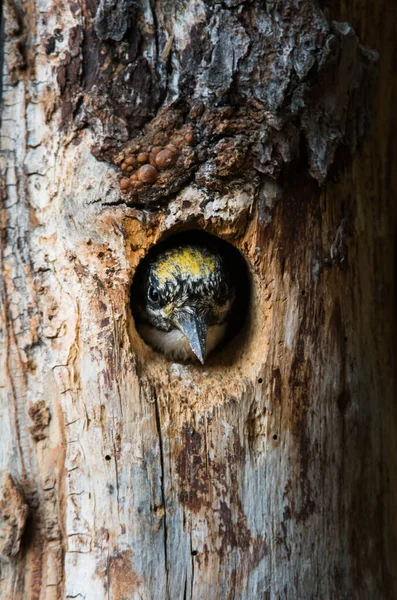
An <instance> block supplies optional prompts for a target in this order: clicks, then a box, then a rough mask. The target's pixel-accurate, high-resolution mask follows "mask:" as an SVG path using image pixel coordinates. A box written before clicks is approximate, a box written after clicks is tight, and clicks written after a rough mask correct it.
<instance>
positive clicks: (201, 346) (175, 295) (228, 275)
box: [130, 230, 251, 365]
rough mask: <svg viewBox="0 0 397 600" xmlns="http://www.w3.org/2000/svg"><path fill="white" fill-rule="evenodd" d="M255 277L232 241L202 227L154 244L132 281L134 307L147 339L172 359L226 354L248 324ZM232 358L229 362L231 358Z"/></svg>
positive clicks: (204, 360) (208, 359) (209, 359)
mask: <svg viewBox="0 0 397 600" xmlns="http://www.w3.org/2000/svg"><path fill="white" fill-rule="evenodd" d="M250 296H251V281H250V274H249V269H248V266H247V262H246V260H245V259H244V257H243V256H242V254H241V253H240V252H239V251H238V250H237V249H236V248H235V247H234V246H233V245H232V244H230V243H228V242H226V241H225V240H222V239H221V238H218V237H216V236H214V235H211V234H209V233H206V232H204V231H200V230H190V231H183V232H180V233H177V234H174V235H171V236H169V237H168V238H167V239H166V240H164V241H161V242H159V243H158V244H156V245H155V246H153V247H152V248H151V249H150V251H149V252H148V253H147V255H146V256H145V257H144V258H143V259H142V260H141V262H140V263H139V265H138V268H137V270H136V273H135V276H134V279H133V282H132V286H131V296H130V303H131V311H132V315H133V317H134V321H135V325H136V329H137V331H138V333H139V334H140V336H141V338H142V339H143V340H144V341H145V343H146V344H147V345H148V346H150V347H151V348H152V349H153V350H155V351H156V352H159V353H162V354H163V355H164V356H165V357H166V358H167V359H168V360H170V361H171V362H181V363H189V362H192V363H195V364H198V365H200V363H201V364H205V365H207V364H214V362H219V360H220V359H221V358H222V360H223V359H227V357H228V353H229V352H230V351H231V347H232V344H233V345H234V344H235V343H238V342H241V341H242V339H243V337H244V331H245V330H246V328H247V316H248V313H249V304H250ZM226 362H227V361H226Z"/></svg>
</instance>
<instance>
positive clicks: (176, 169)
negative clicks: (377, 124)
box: [80, 0, 376, 205]
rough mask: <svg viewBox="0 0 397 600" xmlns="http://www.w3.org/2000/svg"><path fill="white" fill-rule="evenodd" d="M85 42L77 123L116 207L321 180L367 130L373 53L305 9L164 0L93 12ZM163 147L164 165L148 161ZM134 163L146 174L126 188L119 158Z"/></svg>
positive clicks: (307, 0)
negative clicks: (112, 175) (278, 181)
mask: <svg viewBox="0 0 397 600" xmlns="http://www.w3.org/2000/svg"><path fill="white" fill-rule="evenodd" d="M110 6H112V7H113V9H114V10H110V9H109V7H110ZM172 6H174V5H172ZM132 11H133V13H134V17H133V18H132V16H131V15H132ZM175 11H176V13H177V14H175ZM94 31H95V32H96V33H95V34H91V37H92V42H93V43H92V44H91V46H90V49H88V48H86V49H85V51H83V55H84V58H83V60H84V62H85V63H87V68H86V69H85V70H84V69H83V73H84V78H85V82H84V94H82V95H81V99H82V106H81V109H80V116H81V119H80V120H81V124H82V125H84V124H85V123H88V124H89V125H90V126H91V128H92V130H93V132H94V146H93V153H94V154H95V156H97V157H98V158H100V159H105V160H108V161H110V162H113V163H114V164H116V165H118V166H121V167H122V171H123V179H122V181H121V185H120V188H121V191H122V192H123V196H124V201H126V202H127V203H128V202H131V203H133V204H143V205H144V204H148V203H153V202H155V203H157V202H159V201H162V202H164V201H165V200H166V199H167V198H168V197H170V196H171V195H173V194H175V193H176V192H178V191H179V190H180V189H182V187H183V186H184V185H185V184H186V183H187V182H194V181H195V182H196V183H197V184H198V185H200V186H201V187H203V188H208V189H210V190H217V191H221V192H222V191H229V190H230V189H231V188H233V187H235V186H237V187H239V186H240V187H241V184H242V183H243V182H244V180H247V181H253V180H254V181H256V182H257V185H260V182H261V179H262V178H263V176H267V177H272V178H278V177H280V175H282V174H283V171H284V169H285V167H286V166H288V165H291V164H295V166H296V167H298V165H299V168H302V166H306V169H307V170H308V171H309V173H310V175H311V176H312V177H313V178H315V179H316V180H317V181H318V182H320V183H321V182H323V181H324V180H325V178H326V176H327V173H328V171H329V169H330V167H331V165H332V164H333V162H334V160H335V152H336V150H337V148H338V147H339V146H341V145H345V146H347V147H349V148H350V150H351V151H352V152H353V151H354V150H355V149H356V146H357V142H358V140H359V139H360V138H361V137H362V136H363V135H366V133H367V132H368V129H369V121H370V118H369V116H370V99H371V95H372V93H371V86H372V82H373V73H374V68H373V67H374V64H375V62H376V55H375V53H373V52H370V51H369V50H367V49H365V48H363V47H362V46H361V45H360V43H359V40H358V38H357V36H356V35H355V33H354V32H353V30H352V29H351V27H350V26H349V25H347V24H345V23H333V24H332V25H329V24H328V23H327V21H326V19H325V17H324V14H323V13H322V11H321V10H320V9H319V8H318V7H317V6H316V3H315V2H314V1H313V0H302V1H301V2H299V3H292V2H290V1H289V0H280V1H279V2H275V3H263V2H260V1H259V0H258V1H256V2H249V3H229V4H228V5H226V4H220V3H219V4H213V3H207V2H204V1H200V0H198V1H196V2H190V3H185V4H183V5H182V4H181V5H178V7H177V8H175V7H174V8H173V9H172V10H171V5H170V3H167V2H165V3H161V5H158V6H156V11H155V13H154V12H153V11H148V10H147V9H146V8H145V7H144V5H143V4H142V3H140V2H139V1H136V2H132V1H129V2H128V1H127V0H117V1H116V0H112V2H111V3H105V2H103V1H101V2H100V5H99V8H98V10H97V13H96V17H95V22H94ZM95 53H96V54H97V57H98V61H97V62H98V65H99V68H97V69H96V71H95V73H96V75H95V78H93V77H91V78H90V77H89V73H90V68H91V67H90V65H91V66H92V60H93V54H95ZM127 140H129V141H127ZM170 144H171V145H172V146H175V148H176V149H177V150H176V152H171V155H170V156H167V155H166V154H161V156H160V157H159V159H158V161H156V159H155V158H154V157H153V156H152V157H150V153H151V152H153V151H154V148H157V147H158V146H162V147H167V146H168V145H170ZM142 153H147V154H148V155H149V159H148V161H147V162H148V164H150V165H151V166H152V167H153V169H156V171H157V176H156V173H155V172H154V171H152V170H151V171H150V173H151V174H150V177H149V176H148V177H147V178H146V179H147V180H146V179H145V177H142V178H141V177H137V178H136V179H135V178H134V177H132V179H131V176H132V175H133V174H134V173H135V172H136V171H137V170H138V168H137V167H136V166H135V164H132V163H127V160H128V159H137V155H138V154H142ZM138 162H139V161H138ZM305 163H306V164H305ZM123 167H125V168H123ZM131 167H132V168H131ZM146 171H147V172H149V171H148V170H145V171H143V173H146ZM127 173H128V176H127ZM127 179H128V180H129V181H127ZM142 179H143V180H142Z"/></svg>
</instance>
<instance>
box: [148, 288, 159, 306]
mask: <svg viewBox="0 0 397 600" xmlns="http://www.w3.org/2000/svg"><path fill="white" fill-rule="evenodd" d="M148 297H149V300H151V301H152V302H153V304H158V302H159V301H160V294H159V293H158V290H156V288H155V287H154V286H153V285H151V286H150V287H149V289H148Z"/></svg>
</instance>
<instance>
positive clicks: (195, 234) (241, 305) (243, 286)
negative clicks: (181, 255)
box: [130, 229, 252, 367]
mask: <svg viewBox="0 0 397 600" xmlns="http://www.w3.org/2000/svg"><path fill="white" fill-rule="evenodd" d="M187 246H196V247H199V248H203V247H204V248H206V249H207V250H209V252H213V253H214V254H217V255H219V256H220V257H221V259H222V264H223V265H224V267H225V271H226V272H227V274H228V277H229V278H230V281H231V283H232V288H233V290H234V292H233V302H232V305H231V308H230V311H229V313H228V317H227V320H226V326H225V333H224V335H223V338H222V339H221V340H220V341H219V343H218V344H217V345H216V346H215V348H214V349H213V350H212V351H211V352H210V353H208V355H207V356H206V357H205V360H204V366H205V367H208V366H211V365H214V364H219V363H220V362H224V363H226V364H227V363H228V362H229V363H230V361H231V360H232V355H233V356H234V357H236V356H238V355H239V352H238V351H236V348H237V347H238V346H240V345H241V344H243V343H244V341H245V340H244V338H245V335H244V334H245V332H246V331H247V330H248V329H249V326H248V319H249V313H250V301H251V287H252V283H251V276H250V270H249V267H248V263H247V261H246V260H245V258H244V256H243V255H242V253H241V252H240V251H239V250H238V249H237V248H236V247H235V246H233V245H232V244H230V243H229V242H227V241H225V240H223V239H221V238H219V237H217V236H215V235H212V234H209V233H207V232H205V231H202V230H197V229H192V230H188V231H182V232H179V233H175V234H173V235H168V237H166V238H165V239H163V240H161V241H160V242H159V243H158V244H155V245H154V246H152V248H150V250H149V251H148V253H147V254H146V256H144V257H143V258H142V260H141V261H140V263H139V265H138V267H137V269H136V272H135V275H134V278H133V281H132V285H131V293H130V307H131V312H132V316H133V318H134V322H135V326H136V330H137V331H138V333H139V335H140V336H141V338H143V340H144V341H145V343H146V345H149V346H151V347H152V349H153V350H154V351H155V352H157V353H159V354H165V356H166V358H167V360H169V361H170V362H173V363H175V362H179V363H182V364H183V363H192V362H193V363H195V364H196V365H199V364H200V363H199V362H198V360H197V361H196V360H194V359H191V358H178V357H172V356H169V355H168V354H167V353H164V352H162V351H161V350H160V349H159V348H158V347H156V346H155V344H152V343H151V342H150V341H149V339H147V338H146V339H145V336H144V334H143V331H144V330H145V329H144V327H142V324H143V325H145V317H146V313H147V305H145V302H147V296H148V295H149V296H150V295H151V301H152V302H156V301H157V299H158V298H157V291H156V290H153V289H152V290H150V289H149V282H148V273H149V269H150V266H151V265H152V264H153V263H154V262H155V261H156V260H157V259H158V258H159V257H160V256H161V254H162V253H165V252H167V251H168V250H172V249H177V248H183V247H187ZM164 302H165V301H164ZM167 308H168V309H169V310H170V311H172V302H170V304H169V305H168V306H167V305H166V304H164V309H167ZM165 312H166V311H165ZM232 362H233V360H232Z"/></svg>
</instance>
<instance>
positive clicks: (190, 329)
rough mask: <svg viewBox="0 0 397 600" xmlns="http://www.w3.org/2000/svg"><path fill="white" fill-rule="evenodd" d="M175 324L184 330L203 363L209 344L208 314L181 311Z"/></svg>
mask: <svg viewBox="0 0 397 600" xmlns="http://www.w3.org/2000/svg"><path fill="white" fill-rule="evenodd" d="M175 324H176V326H177V327H178V329H180V330H181V331H182V333H183V335H184V336H185V337H186V339H187V340H188V342H189V344H190V347H191V349H192V350H193V352H194V353H195V355H196V356H197V358H198V359H199V361H200V362H201V364H202V365H203V364H204V360H205V349H206V345H207V322H206V315H205V314H192V315H190V314H187V313H181V314H179V315H178V317H177V319H176V321H175Z"/></svg>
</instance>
